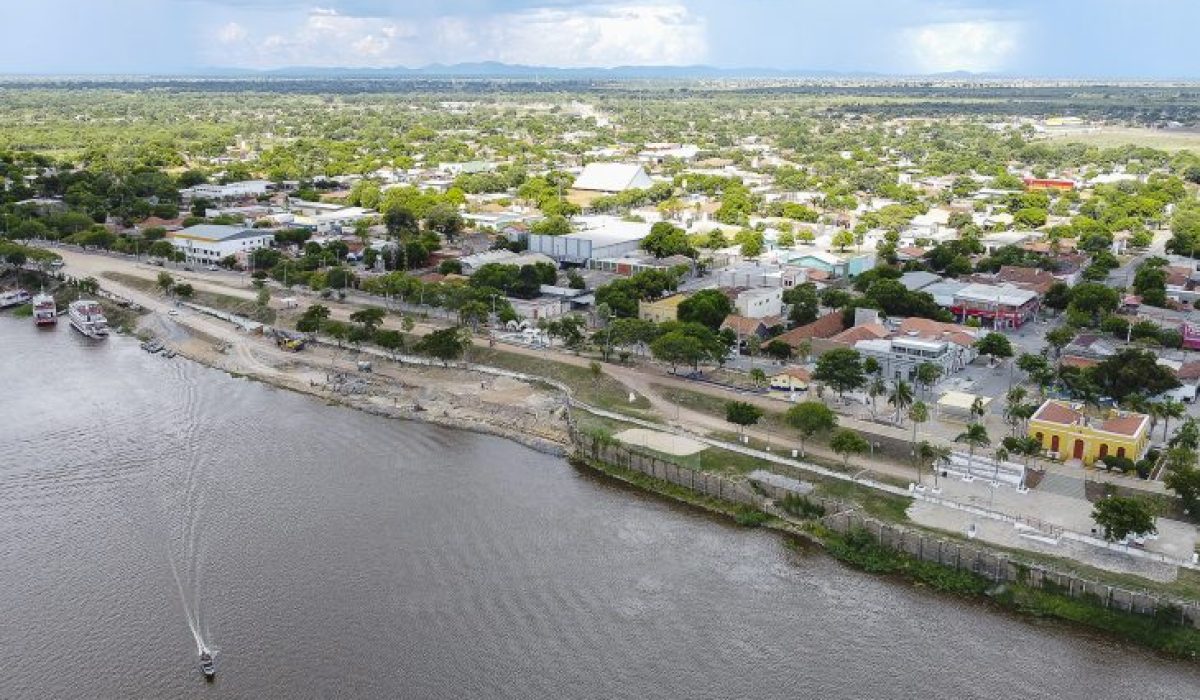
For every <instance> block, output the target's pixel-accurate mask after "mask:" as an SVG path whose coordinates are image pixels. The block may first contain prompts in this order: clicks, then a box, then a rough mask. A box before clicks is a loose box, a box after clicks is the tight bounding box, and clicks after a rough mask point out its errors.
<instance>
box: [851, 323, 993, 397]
mask: <svg viewBox="0 0 1200 700" xmlns="http://www.w3.org/2000/svg"><path fill="white" fill-rule="evenodd" d="M857 328H861V329H864V330H863V331H859V333H858V334H856V335H853V336H852V335H849V333H850V331H854V330H856V329H857ZM880 328H883V326H880V325H879V324H868V325H864V326H857V327H856V328H851V329H850V331H846V332H845V333H843V334H842V337H843V338H844V340H852V341H853V343H852V345H853V347H854V349H855V350H857V351H858V352H859V353H860V354H862V355H863V356H864V357H873V358H875V360H876V362H878V363H879V368H880V375H881V376H883V377H887V378H889V379H892V380H900V379H903V380H904V381H908V382H911V381H915V379H916V376H917V367H918V366H920V365H922V364H925V363H931V364H934V365H936V366H937V367H938V368H939V369H941V370H942V376H943V377H946V376H949V375H951V374H953V373H955V372H957V371H959V370H961V369H962V368H964V367H966V366H967V365H968V364H970V363H971V362H972V361H974V359H975V358H976V357H978V355H979V353H978V351H977V350H976V349H975V341H976V340H977V339H978V336H979V335H982V331H979V330H978V329H973V328H967V327H964V326H957V325H955V324H953V323H942V322H940V321H931V320H929V319H926V318H915V317H914V318H906V319H904V321H903V322H901V324H900V326H899V327H898V328H897V329H896V331H895V332H894V333H889V334H888V335H886V336H881V335H880V334H879V329H880ZM868 331H869V333H868ZM837 339H838V336H835V337H834V340H837Z"/></svg>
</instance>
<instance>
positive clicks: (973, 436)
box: [954, 423, 992, 474]
mask: <svg viewBox="0 0 1200 700" xmlns="http://www.w3.org/2000/svg"><path fill="white" fill-rule="evenodd" d="M954 441H955V442H960V443H963V444H965V445H966V446H967V473H968V474H970V473H971V466H972V465H973V464H974V463H975V450H976V449H977V448H979V447H987V446H988V445H990V444H992V439H991V438H990V437H988V433H987V428H985V427H983V424H981V423H971V424H970V425H968V426H967V429H966V430H964V431H963V432H961V433H959V434H958V436H957V437H955V438H954Z"/></svg>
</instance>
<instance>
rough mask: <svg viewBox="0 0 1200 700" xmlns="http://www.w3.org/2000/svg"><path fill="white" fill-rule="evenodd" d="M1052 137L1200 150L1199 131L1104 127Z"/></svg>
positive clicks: (1090, 143)
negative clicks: (1089, 131) (1093, 130)
mask: <svg viewBox="0 0 1200 700" xmlns="http://www.w3.org/2000/svg"><path fill="white" fill-rule="evenodd" d="M1049 140H1051V141H1055V142H1061V143H1082V144H1084V145H1087V146H1096V147H1098V148H1116V147H1118V146H1126V145H1133V146H1142V147H1145V148H1156V149H1158V150H1160V151H1191V152H1193V153H1200V131H1184V130H1166V129H1144V128H1130V127H1115V126H1114V127H1107V126H1106V127H1102V128H1101V129H1100V131H1096V132H1093V133H1087V134H1055V135H1052V136H1050V137H1049Z"/></svg>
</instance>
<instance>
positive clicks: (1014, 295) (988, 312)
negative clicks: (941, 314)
mask: <svg viewBox="0 0 1200 700" xmlns="http://www.w3.org/2000/svg"><path fill="white" fill-rule="evenodd" d="M942 284H944V283H942ZM938 286H939V285H936V284H935V285H930V286H929V287H926V288H925V291H927V292H930V293H931V294H933V298H934V301H936V302H937V303H938V304H939V305H941V306H946V305H945V304H943V303H942V300H941V299H939V295H937V294H934V293H933V291H932V289H933V288H934V287H938ZM947 308H949V309H950V312H951V313H953V314H954V315H955V316H956V317H958V318H960V319H962V322H963V323H966V322H967V319H968V318H977V319H979V320H980V321H981V322H982V323H983V325H984V326H987V327H989V328H997V329H999V328H1020V327H1021V326H1022V325H1024V324H1025V322H1027V321H1029V320H1030V319H1031V318H1033V317H1034V316H1035V315H1037V312H1038V309H1039V308H1041V297H1040V296H1038V293H1037V292H1033V291H1030V290H1028V289H1022V288H1020V287H1016V286H1013V285H1010V284H999V285H996V284H978V283H975V284H967V285H965V286H963V287H961V288H959V289H957V290H956V291H954V292H953V293H952V295H951V301H950V304H949V306H947Z"/></svg>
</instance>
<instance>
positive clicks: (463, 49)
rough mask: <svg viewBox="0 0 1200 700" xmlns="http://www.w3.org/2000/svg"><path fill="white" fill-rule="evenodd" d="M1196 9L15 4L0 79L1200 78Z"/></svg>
mask: <svg viewBox="0 0 1200 700" xmlns="http://www.w3.org/2000/svg"><path fill="white" fill-rule="evenodd" d="M1197 28H1200V1H1197V0H313V2H303V1H302V2H294V1H290V0H36V1H30V0H0V74H21V73H35V74H80V73H109V74H111V73H120V74H126V73H133V74H164V73H176V72H183V71H187V72H197V71H203V70H205V69H207V68H250V69H271V68H282V67H294V66H320V67H330V66H338V67H356V68H357V67H388V66H407V67H420V66H425V65H429V64H431V63H443V64H451V63H465V62H476V61H500V62H504V63H516V64H525V65H538V66H559V67H612V66H621V65H700V64H702V65H710V66H719V67H725V68H774V69H785V70H793V71H798V72H801V71H837V72H846V73H859V72H866V73H883V74H893V75H916V74H928V73H944V72H951V71H970V72H974V73H992V74H1000V75H1007V76H1026V77H1043V78H1049V77H1062V78H1160V79H1200V51H1197V50H1196V49H1195V40H1194V38H1193V35H1194V34H1195V32H1196V31H1197Z"/></svg>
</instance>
